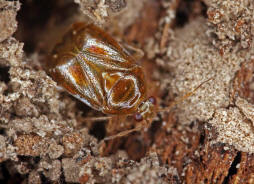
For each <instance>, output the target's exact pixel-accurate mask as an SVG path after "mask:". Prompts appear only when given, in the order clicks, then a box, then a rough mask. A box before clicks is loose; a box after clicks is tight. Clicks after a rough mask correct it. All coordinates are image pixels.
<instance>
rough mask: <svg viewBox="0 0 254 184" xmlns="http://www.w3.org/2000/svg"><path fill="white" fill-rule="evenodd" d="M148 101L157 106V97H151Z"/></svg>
mask: <svg viewBox="0 0 254 184" xmlns="http://www.w3.org/2000/svg"><path fill="white" fill-rule="evenodd" d="M148 101H149V102H151V103H152V104H153V105H156V98H155V97H153V96H150V97H149V98H148Z"/></svg>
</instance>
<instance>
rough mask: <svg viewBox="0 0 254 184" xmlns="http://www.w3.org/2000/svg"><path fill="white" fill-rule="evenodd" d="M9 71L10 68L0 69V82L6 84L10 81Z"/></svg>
mask: <svg viewBox="0 0 254 184" xmlns="http://www.w3.org/2000/svg"><path fill="white" fill-rule="evenodd" d="M9 69H10V67H0V81H2V82H5V83H6V84H7V83H8V82H9V81H10V74H9Z"/></svg>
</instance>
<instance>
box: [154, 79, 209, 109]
mask: <svg viewBox="0 0 254 184" xmlns="http://www.w3.org/2000/svg"><path fill="white" fill-rule="evenodd" d="M212 79H214V77H211V78H209V79H207V80H205V81H204V82H202V83H201V84H199V85H198V86H197V87H195V88H194V89H193V90H192V91H190V92H188V93H186V94H185V95H184V96H182V97H181V98H180V99H178V100H175V101H173V102H172V103H171V104H170V105H169V106H168V107H167V108H163V109H160V108H158V109H156V110H155V112H169V111H170V110H171V109H172V108H173V107H174V106H175V105H177V104H180V103H182V102H183V101H184V100H186V99H187V98H189V97H190V96H192V95H194V94H195V92H196V91H197V90H198V89H199V88H200V87H201V86H203V85H204V84H205V83H207V82H208V81H210V80H212Z"/></svg>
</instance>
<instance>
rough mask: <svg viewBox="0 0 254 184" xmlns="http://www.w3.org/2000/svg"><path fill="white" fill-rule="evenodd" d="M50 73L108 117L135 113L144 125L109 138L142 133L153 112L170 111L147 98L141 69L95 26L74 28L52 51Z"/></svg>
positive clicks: (80, 25)
mask: <svg viewBox="0 0 254 184" xmlns="http://www.w3.org/2000/svg"><path fill="white" fill-rule="evenodd" d="M47 72H48V74H49V75H50V76H51V77H52V78H53V80H55V81H56V82H57V84H58V85H59V86H61V87H63V88H64V89H65V90H66V91H67V92H68V93H70V94H71V95H73V96H74V97H76V98H77V99H79V100H81V101H82V102H84V103H85V104H87V105H88V106H90V107H91V108H93V109H95V110H97V111H101V112H103V113H105V114H109V115H132V114H133V116H134V119H135V120H136V121H139V122H142V123H140V125H139V126H137V127H136V128H134V129H131V130H127V131H123V132H120V133H119V134H117V135H115V136H111V137H108V138H106V139H112V138H115V137H119V136H123V135H126V134H128V133H130V132H133V131H137V130H140V129H141V128H142V127H143V126H144V125H148V124H149V122H148V121H147V120H148V119H151V118H152V117H153V116H154V112H156V111H168V110H169V109H170V108H171V107H170V108H167V109H164V110H158V109H157V110H155V105H156V100H155V98H154V97H149V98H147V89H146V81H145V75H144V71H143V69H142V67H141V66H139V65H138V64H137V63H136V61H135V59H134V58H133V57H132V56H131V55H130V54H129V53H128V52H127V50H126V49H125V48H124V47H122V46H121V45H120V44H119V43H117V42H116V41H115V40H114V39H113V38H112V37H111V36H109V35H108V34H107V33H105V32H104V31H103V30H101V29H100V28H98V27H97V26H95V25H93V24H85V23H75V24H73V25H72V28H71V29H70V30H69V31H68V32H67V33H66V34H65V36H64V37H63V40H62V42H60V43H59V44H57V45H56V46H55V48H54V49H53V51H52V54H51V55H50V58H49V62H48V64H47ZM205 82H206V81H205ZM202 84H203V83H202ZM202 84H201V85H202ZM201 85H199V86H198V87H197V88H195V90H197V89H198V88H199V87H200V86H201ZM195 90H194V91H195ZM194 91H192V92H191V93H188V94H187V95H185V96H184V97H183V99H184V98H187V97H188V96H190V95H191V94H193V92H194ZM175 103H177V102H175ZM175 103H174V104H175ZM174 104H171V106H172V105H174ZM94 119H95V120H96V119H97V118H94ZM98 119H100V118H98ZM105 119H107V118H105Z"/></svg>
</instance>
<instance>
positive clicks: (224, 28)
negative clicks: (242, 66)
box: [204, 0, 254, 52]
mask: <svg viewBox="0 0 254 184" xmlns="http://www.w3.org/2000/svg"><path fill="white" fill-rule="evenodd" d="M204 2H205V3H206V5H207V6H208V10H207V15H208V23H209V25H210V27H211V30H210V31H211V32H212V33H214V34H215V35H216V38H215V39H213V44H214V45H215V46H216V47H217V48H219V49H220V50H221V52H223V51H225V50H226V51H230V50H231V49H232V47H235V44H237V43H240V46H241V47H242V48H249V47H251V45H252V42H253V36H254V24H253V10H254V4H253V1H251V0H247V1H246V0H240V1H236V0H233V1H232V0H225V1H216V0H204Z"/></svg>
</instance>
